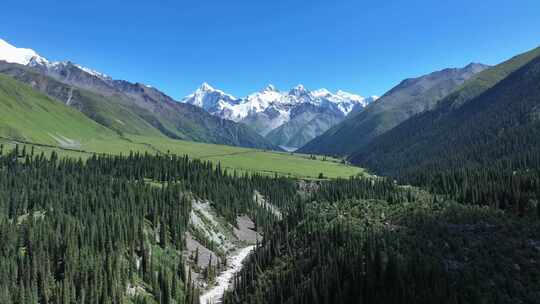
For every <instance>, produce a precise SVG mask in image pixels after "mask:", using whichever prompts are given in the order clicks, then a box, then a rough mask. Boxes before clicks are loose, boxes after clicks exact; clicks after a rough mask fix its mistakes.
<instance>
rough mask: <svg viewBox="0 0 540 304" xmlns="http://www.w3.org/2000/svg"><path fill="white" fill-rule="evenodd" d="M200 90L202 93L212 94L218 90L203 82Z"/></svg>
mask: <svg viewBox="0 0 540 304" xmlns="http://www.w3.org/2000/svg"><path fill="white" fill-rule="evenodd" d="M198 90H199V91H202V92H211V91H215V90H216V89H214V88H213V87H212V86H211V85H210V84H208V82H203V84H201V86H200V87H199V88H198Z"/></svg>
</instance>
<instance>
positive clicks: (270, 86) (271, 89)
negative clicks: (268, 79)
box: [263, 84, 279, 92]
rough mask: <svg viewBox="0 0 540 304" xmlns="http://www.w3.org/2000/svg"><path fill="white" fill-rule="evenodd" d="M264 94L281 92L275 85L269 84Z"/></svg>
mask: <svg viewBox="0 0 540 304" xmlns="http://www.w3.org/2000/svg"><path fill="white" fill-rule="evenodd" d="M263 92H279V90H278V89H277V88H276V87H275V86H274V85H273V84H269V85H267V86H266V87H265V88H264V89H263Z"/></svg>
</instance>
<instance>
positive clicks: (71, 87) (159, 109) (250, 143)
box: [0, 39, 279, 150]
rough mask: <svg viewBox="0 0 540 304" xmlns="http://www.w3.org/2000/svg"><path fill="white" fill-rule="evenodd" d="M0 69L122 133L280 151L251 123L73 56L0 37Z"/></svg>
mask: <svg viewBox="0 0 540 304" xmlns="http://www.w3.org/2000/svg"><path fill="white" fill-rule="evenodd" d="M0 73H1V74H4V75H8V76H11V77H12V78H14V79H16V80H18V81H21V82H24V83H26V84H27V85H30V86H32V87H33V88H34V89H36V90H38V91H41V92H42V93H44V94H46V95H48V96H50V97H52V98H55V99H57V100H59V101H61V102H64V103H65V104H66V105H68V106H70V107H72V108H76V109H77V110H79V111H80V112H82V113H83V114H85V115H86V116H88V117H89V118H91V119H93V120H95V121H96V122H98V123H99V124H101V125H103V126H105V127H107V128H110V129H112V130H114V131H116V132H117V133H119V134H126V135H128V134H132V135H144V136H165V137H169V138H174V139H184V140H192V141H200V142H208V143H216V144H226V145H233V146H242V147H250V148H258V149H276V150H279V148H278V147H277V146H276V145H274V144H271V143H270V142H269V141H268V140H267V139H265V138H264V137H262V136H261V135H259V134H258V133H257V132H255V131H253V130H252V129H251V128H249V127H248V126H246V125H244V124H241V123H236V122H234V121H230V120H226V119H222V118H220V117H217V116H215V115H211V114H209V113H208V112H207V111H205V110H203V109H202V108H200V107H197V106H194V105H191V104H186V103H181V102H178V101H176V100H174V99H173V98H171V97H169V96H167V95H166V94H165V93H163V92H161V91H159V90H158V89H156V88H153V87H151V86H148V85H145V84H142V83H132V82H129V81H125V80H117V79H112V78H111V77H109V76H107V75H105V74H103V73H100V72H98V71H95V70H92V69H89V68H87V67H84V66H81V65H78V64H75V63H73V62H71V61H61V62H53V61H49V60H47V59H46V58H44V57H42V56H40V55H39V54H38V53H37V52H35V51H33V50H31V49H24V48H17V47H15V46H13V45H11V44H9V43H8V42H6V41H4V40H1V39H0Z"/></svg>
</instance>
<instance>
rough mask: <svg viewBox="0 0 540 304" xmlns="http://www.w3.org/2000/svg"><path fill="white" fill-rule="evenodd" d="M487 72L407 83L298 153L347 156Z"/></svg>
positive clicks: (454, 72) (470, 69)
mask: <svg viewBox="0 0 540 304" xmlns="http://www.w3.org/2000/svg"><path fill="white" fill-rule="evenodd" d="M486 68H487V66H486V65H482V64H478V63H472V64H469V65H467V66H466V67H463V68H454V69H444V70H442V71H437V72H434V73H431V74H428V75H424V76H421V77H418V78H411V79H406V80H404V81H402V82H401V83H400V84H399V85H397V86H396V87H394V88H393V89H391V90H390V91H389V92H387V93H386V94H384V95H383V96H382V97H381V98H380V99H379V100H377V102H375V103H372V104H370V105H369V106H367V107H366V108H365V109H364V110H363V111H360V112H355V113H352V114H351V115H349V116H348V117H347V119H345V120H344V121H342V122H341V123H340V124H338V125H336V126H334V127H332V128H331V129H329V130H328V131H326V132H325V133H324V134H322V135H321V136H319V137H317V138H315V139H313V140H312V141H310V142H309V143H307V144H306V145H305V146H304V147H302V148H301V149H300V150H299V151H300V152H304V153H318V154H331V155H348V154H350V153H352V152H354V151H357V150H359V149H361V148H362V147H363V146H365V145H366V144H368V143H369V142H370V141H371V140H373V138H375V137H376V136H378V135H380V134H383V133H384V132H386V131H388V130H390V129H392V128H393V127H395V126H397V125H398V124H400V123H401V122H403V121H405V120H406V119H408V118H410V117H411V116H414V115H416V114H418V113H421V112H424V111H426V110H430V109H432V108H433V107H434V106H435V105H436V104H437V102H438V101H439V100H441V99H442V98H443V97H445V96H446V95H448V94H449V93H450V92H452V91H453V90H454V89H456V88H457V87H458V86H459V85H461V84H462V83H463V82H465V81H466V80H468V79H470V78H471V77H473V76H474V75H475V74H477V73H479V72H481V71H483V70H485V69H486Z"/></svg>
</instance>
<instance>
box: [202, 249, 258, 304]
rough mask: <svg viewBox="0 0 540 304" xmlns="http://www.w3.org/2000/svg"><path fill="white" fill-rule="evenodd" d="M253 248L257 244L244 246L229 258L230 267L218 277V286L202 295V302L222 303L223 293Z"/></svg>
mask: <svg viewBox="0 0 540 304" xmlns="http://www.w3.org/2000/svg"><path fill="white" fill-rule="evenodd" d="M253 249H255V246H248V247H244V248H242V249H240V250H238V251H236V252H235V253H234V254H233V255H232V256H231V257H229V258H228V260H227V262H228V265H229V268H228V269H227V270H225V271H224V272H222V273H221V274H220V275H219V276H218V277H217V278H216V282H217V285H216V286H214V287H212V288H211V289H209V290H208V291H206V292H205V293H203V294H202V295H201V298H200V301H201V304H215V303H221V298H222V297H223V293H225V290H227V289H228V288H229V286H230V283H231V280H232V278H233V277H234V275H235V274H236V273H238V272H239V271H240V270H241V269H242V263H243V262H244V260H245V259H246V258H247V257H248V255H249V254H250V253H251V251H253Z"/></svg>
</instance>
